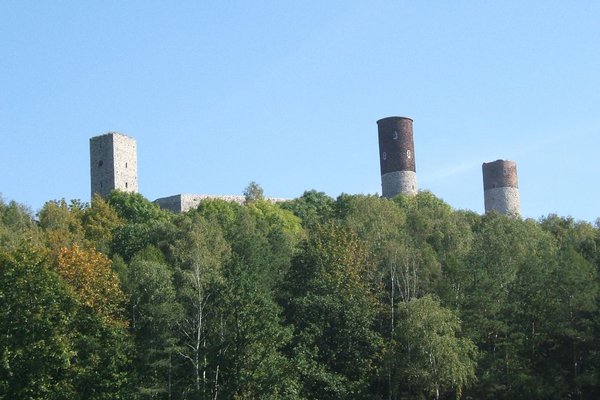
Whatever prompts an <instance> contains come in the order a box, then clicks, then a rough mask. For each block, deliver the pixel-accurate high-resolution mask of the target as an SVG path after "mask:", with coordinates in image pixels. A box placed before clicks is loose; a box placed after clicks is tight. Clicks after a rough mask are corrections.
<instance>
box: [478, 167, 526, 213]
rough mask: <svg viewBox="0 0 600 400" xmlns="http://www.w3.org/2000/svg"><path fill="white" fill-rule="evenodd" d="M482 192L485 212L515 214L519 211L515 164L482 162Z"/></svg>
mask: <svg viewBox="0 0 600 400" xmlns="http://www.w3.org/2000/svg"><path fill="white" fill-rule="evenodd" d="M482 169H483V193H484V198H485V212H486V213H487V212H490V211H496V212H498V213H500V214H506V215H512V216H517V215H519V214H520V213H521V203H520V200H519V182H518V179H517V164H516V163H515V162H514V161H508V160H496V161H492V162H489V163H483V165H482Z"/></svg>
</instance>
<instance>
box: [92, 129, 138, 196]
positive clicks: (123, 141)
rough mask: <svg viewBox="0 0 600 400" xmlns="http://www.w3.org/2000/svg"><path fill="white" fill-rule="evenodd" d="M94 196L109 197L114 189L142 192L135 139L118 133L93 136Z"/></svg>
mask: <svg viewBox="0 0 600 400" xmlns="http://www.w3.org/2000/svg"><path fill="white" fill-rule="evenodd" d="M90 174H91V178H92V179H91V182H92V197H93V196H94V193H98V194H99V195H100V196H102V197H106V196H107V195H108V194H109V193H110V192H111V191H112V190H114V189H119V190H122V191H124V192H134V193H137V191H138V177H137V146H136V142H135V139H134V138H132V137H129V136H125V135H123V134H120V133H117V132H109V133H107V134H105V135H100V136H95V137H93V138H91V139H90Z"/></svg>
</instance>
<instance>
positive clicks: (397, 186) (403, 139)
mask: <svg viewBox="0 0 600 400" xmlns="http://www.w3.org/2000/svg"><path fill="white" fill-rule="evenodd" d="M377 130H378V131H379V162H380V164H381V189H382V190H381V191H382V195H383V197H394V196H396V195H397V194H399V193H402V194H407V195H411V196H412V195H415V194H417V190H418V188H417V172H416V169H415V145H414V143H413V120H412V119H410V118H406V117H388V118H383V119H380V120H379V121H377Z"/></svg>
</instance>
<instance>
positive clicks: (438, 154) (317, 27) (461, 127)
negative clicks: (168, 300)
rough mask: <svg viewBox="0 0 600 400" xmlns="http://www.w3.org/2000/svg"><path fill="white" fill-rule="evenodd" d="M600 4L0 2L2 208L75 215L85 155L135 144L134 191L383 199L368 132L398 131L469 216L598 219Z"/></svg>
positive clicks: (433, 180)
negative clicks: (487, 183) (507, 170)
mask: <svg viewBox="0 0 600 400" xmlns="http://www.w3.org/2000/svg"><path fill="white" fill-rule="evenodd" d="M599 106H600V2H597V1H571V2H565V1H528V2H523V1H502V2H483V1H482V2H473V1H456V2H455V1H452V2H451V1H410V2H408V1H368V2H367V1H321V2H316V1H302V2H300V1H281V0H277V1H275V0H274V1H189V2H187V1H177V2H165V1H147V0H146V1H128V2H122V1H95V2H94V1H52V2H43V1H17V0H14V1H13V0H3V1H0V135H1V136H0V137H1V139H2V140H1V145H0V171H2V174H1V176H2V177H1V178H0V193H2V196H3V198H4V199H5V200H16V201H18V202H20V203H24V204H27V205H29V206H30V207H31V208H32V209H33V210H34V211H36V210H38V209H39V208H40V207H41V206H42V205H43V204H44V202H45V201H47V200H51V199H60V198H63V197H64V198H66V199H72V198H78V199H82V200H84V201H88V200H89V190H90V177H89V138H90V137H92V136H96V135H99V134H103V133H105V132H108V131H119V132H122V133H125V134H127V135H130V136H133V137H135V138H136V139H137V142H138V164H139V185H140V192H141V193H142V194H144V195H145V196H146V197H147V198H149V199H151V200H154V199H155V198H158V197H164V196H169V195H173V194H177V193H204V194H241V192H242V191H243V189H244V187H245V186H246V185H247V184H248V183H249V182H250V181H252V180H254V181H256V182H258V183H259V184H261V185H262V186H263V188H264V190H265V194H267V195H269V196H275V197H287V198H293V197H297V196H299V195H301V194H302V193H303V191H304V190H308V189H317V190H320V191H324V192H326V193H327V194H329V195H331V196H333V197H336V196H337V195H339V194H340V193H342V192H345V193H365V194H370V193H371V194H372V193H381V188H380V185H381V180H380V173H379V159H378V144H377V126H376V120H377V119H380V118H383V117H387V116H392V115H402V116H409V117H411V118H413V119H414V135H415V137H414V139H415V151H416V162H417V174H418V180H419V186H420V188H421V189H428V190H431V191H432V192H433V193H435V194H436V195H437V196H439V197H441V198H442V199H444V200H445V201H447V202H448V203H449V204H450V205H452V206H453V207H454V208H456V209H471V210H474V211H477V212H482V211H483V184H482V176H481V164H482V163H483V162H485V161H493V160H496V159H499V158H503V159H512V160H515V161H516V162H517V166H518V173H519V185H520V194H521V203H522V213H523V214H524V216H526V217H533V218H538V217H541V216H543V215H547V214H549V213H558V214H559V215H563V216H567V215H570V216H573V217H574V218H576V219H585V220H589V221H595V219H596V218H597V217H600V204H599V202H598V198H599V197H600V187H599V185H598V184H597V182H598V177H599V176H600V162H599V160H598V157H597V156H596V155H597V153H598V151H599V149H600V112H599V111H600V107H599Z"/></svg>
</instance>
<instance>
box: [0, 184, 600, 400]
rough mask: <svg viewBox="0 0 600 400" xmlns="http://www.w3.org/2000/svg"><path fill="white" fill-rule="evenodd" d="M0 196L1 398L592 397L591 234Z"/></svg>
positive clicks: (581, 228)
mask: <svg viewBox="0 0 600 400" xmlns="http://www.w3.org/2000/svg"><path fill="white" fill-rule="evenodd" d="M260 197H261V196H260V193H259V194H258V195H256V193H255V195H252V193H250V195H249V196H248V198H247V202H246V204H244V205H239V204H235V203H227V202H224V201H220V200H207V201H204V202H203V203H201V204H200V206H199V207H198V208H197V209H196V210H193V211H189V212H187V213H185V214H180V215H175V214H171V213H168V212H165V211H162V210H160V209H159V208H157V207H156V206H155V205H154V204H153V203H151V202H149V201H148V200H146V199H145V198H143V197H142V196H141V195H139V194H125V193H122V192H113V193H112V194H111V195H110V196H109V198H108V199H106V200H104V199H102V198H99V197H96V198H94V199H93V200H92V202H91V204H90V205H88V204H83V203H81V202H79V201H71V202H65V201H64V200H63V201H50V202H48V203H46V205H45V206H44V207H43V208H42V210H40V211H39V213H38V214H37V215H31V213H30V212H29V211H28V210H27V209H25V208H24V207H23V206H21V205H19V204H17V203H14V202H10V203H8V202H6V201H2V200H0V399H6V400H9V399H10V400H14V399H82V400H83V399H85V400H89V399H202V400H205V399H206V400H208V399H320V400H321V399H322V400H327V399H331V400H333V399H336V400H340V399H437V398H439V399H454V398H463V399H469V398H471V399H567V398H571V399H598V398H600V353H599V350H600V325H599V322H600V318H599V315H598V314H599V310H598V289H599V287H600V286H599V285H600V282H599V279H598V268H599V267H600V247H599V245H600V231H599V229H598V227H596V226H593V225H590V224H589V223H585V222H577V221H574V220H572V219H570V218H563V217H558V216H549V217H546V218H542V219H541V220H539V221H534V220H520V219H513V218H509V217H505V216H502V215H496V214H489V215H484V216H481V215H478V214H476V213H473V212H468V211H454V210H452V208H451V207H450V206H448V205H447V204H445V203H444V202H443V201H441V200H440V199H438V198H436V197H435V196H433V195H432V194H431V193H428V192H422V193H420V194H419V195H417V196H416V197H412V198H411V197H404V196H399V197H397V198H394V199H393V200H389V199H383V198H379V197H376V196H362V195H360V196H358V195H356V196H354V195H341V196H340V197H338V198H337V199H332V198H330V197H328V196H326V195H325V194H323V193H319V192H315V191H309V192H306V193H304V195H303V196H302V197H300V198H298V199H295V200H291V201H288V202H285V203H278V204H271V203H269V202H267V201H264V200H262V199H261V198H260Z"/></svg>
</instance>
